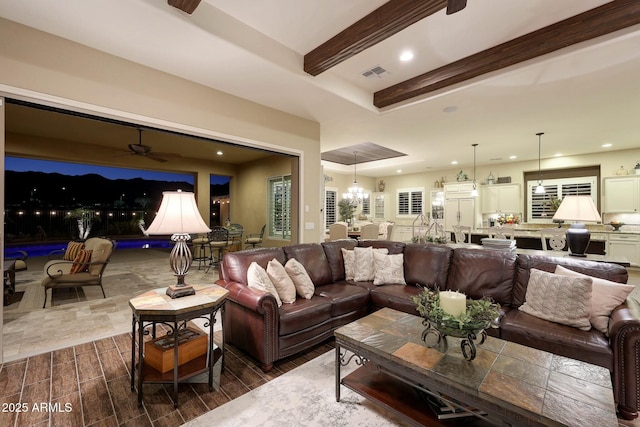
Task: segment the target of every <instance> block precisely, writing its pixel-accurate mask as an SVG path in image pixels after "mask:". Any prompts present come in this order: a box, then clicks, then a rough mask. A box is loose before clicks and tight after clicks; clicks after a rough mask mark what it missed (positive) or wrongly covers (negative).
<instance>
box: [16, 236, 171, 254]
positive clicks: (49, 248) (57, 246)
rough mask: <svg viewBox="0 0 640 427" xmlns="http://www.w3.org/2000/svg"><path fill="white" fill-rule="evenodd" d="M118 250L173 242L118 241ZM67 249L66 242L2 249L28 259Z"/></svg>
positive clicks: (169, 245) (146, 240)
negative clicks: (17, 253)
mask: <svg viewBox="0 0 640 427" xmlns="http://www.w3.org/2000/svg"><path fill="white" fill-rule="evenodd" d="M115 240H116V241H117V242H118V248H117V249H118V250H120V249H147V248H172V247H173V242H172V241H171V240H169V239H166V240H158V239H122V240H118V239H115ZM66 247H67V242H59V243H30V244H27V243H25V244H22V245H7V246H6V247H5V248H4V252H5V254H10V253H11V252H13V251H25V252H26V253H27V254H28V255H29V257H37V256H47V255H49V254H50V253H51V252H53V251H55V250H61V249H62V250H63V249H65V248H66Z"/></svg>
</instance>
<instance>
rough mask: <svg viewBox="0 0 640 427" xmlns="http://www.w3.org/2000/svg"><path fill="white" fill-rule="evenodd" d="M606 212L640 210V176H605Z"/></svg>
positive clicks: (632, 211) (635, 211)
mask: <svg viewBox="0 0 640 427" xmlns="http://www.w3.org/2000/svg"><path fill="white" fill-rule="evenodd" d="M604 212H606V213H625V212H626V213H637V212H640V176H633V175H632V176H625V177H615V178H605V179H604Z"/></svg>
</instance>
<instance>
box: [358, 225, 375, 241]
mask: <svg viewBox="0 0 640 427" xmlns="http://www.w3.org/2000/svg"><path fill="white" fill-rule="evenodd" d="M379 236H380V226H379V225H378V224H367V225H364V226H362V227H361V228H360V240H375V239H378V237H379Z"/></svg>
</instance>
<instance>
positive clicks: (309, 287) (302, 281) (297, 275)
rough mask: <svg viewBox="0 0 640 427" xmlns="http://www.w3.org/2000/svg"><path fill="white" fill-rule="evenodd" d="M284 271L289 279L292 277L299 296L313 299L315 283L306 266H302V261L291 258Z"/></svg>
mask: <svg viewBox="0 0 640 427" xmlns="http://www.w3.org/2000/svg"><path fill="white" fill-rule="evenodd" d="M284 269H285V270H286V272H287V274H288V275H289V277H291V280H293V284H294V286H295V287H296V292H297V293H298V295H300V296H301V297H302V298H305V299H311V297H313V292H314V291H315V289H316V287H315V286H314V284H313V281H311V277H309V273H307V270H306V269H305V268H304V265H302V264H300V261H298V260H297V259H295V258H291V259H290V260H289V261H287V263H286V264H285V265H284Z"/></svg>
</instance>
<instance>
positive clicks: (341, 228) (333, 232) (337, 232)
mask: <svg viewBox="0 0 640 427" xmlns="http://www.w3.org/2000/svg"><path fill="white" fill-rule="evenodd" d="M347 237H348V234H347V226H346V225H345V224H341V223H338V222H336V223H333V224H331V225H330V226H329V240H330V241H331V240H340V239H346V238H347Z"/></svg>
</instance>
